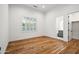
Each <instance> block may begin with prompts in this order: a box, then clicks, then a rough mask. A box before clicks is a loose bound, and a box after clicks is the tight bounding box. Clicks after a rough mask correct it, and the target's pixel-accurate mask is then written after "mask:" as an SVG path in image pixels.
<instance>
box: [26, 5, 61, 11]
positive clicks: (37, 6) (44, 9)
mask: <svg viewBox="0 0 79 59" xmlns="http://www.w3.org/2000/svg"><path fill="white" fill-rule="evenodd" d="M27 6H28V7H30V8H33V9H35V10H38V11H41V12H47V11H50V10H52V9H54V8H56V7H58V6H61V4H60V5H59V4H27ZM34 6H35V7H34ZM42 6H45V8H42Z"/></svg>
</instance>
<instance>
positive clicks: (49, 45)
mask: <svg viewBox="0 0 79 59" xmlns="http://www.w3.org/2000/svg"><path fill="white" fill-rule="evenodd" d="M73 42H75V43H73ZM72 46H74V47H72ZM64 48H65V49H64ZM63 49H64V50H63ZM78 51H79V41H77V40H72V41H70V42H69V43H68V44H67V43H66V42H64V41H61V40H58V39H55V38H49V37H38V38H32V39H29V40H21V41H15V42H10V43H9V45H8V47H7V49H6V54H57V53H60V54H65V53H79V52H78Z"/></svg>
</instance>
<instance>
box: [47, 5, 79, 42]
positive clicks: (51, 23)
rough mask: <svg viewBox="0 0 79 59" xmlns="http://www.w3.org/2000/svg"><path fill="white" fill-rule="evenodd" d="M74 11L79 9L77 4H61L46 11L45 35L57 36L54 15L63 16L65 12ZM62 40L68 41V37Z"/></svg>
mask: <svg viewBox="0 0 79 59" xmlns="http://www.w3.org/2000/svg"><path fill="white" fill-rule="evenodd" d="M75 11H79V5H62V6H61V7H58V8H55V9H53V10H51V11H50V12H48V13H47V15H46V32H47V36H50V37H56V38H57V34H56V17H59V16H64V15H66V14H69V13H72V12H75ZM67 20H68V19H67ZM65 21H66V20H65ZM66 27H67V23H66ZM65 29H66V31H67V28H65ZM66 34H67V33H66ZM66 34H65V35H66ZM67 36H68V35H66V37H67ZM64 41H68V39H66V38H65V39H64Z"/></svg>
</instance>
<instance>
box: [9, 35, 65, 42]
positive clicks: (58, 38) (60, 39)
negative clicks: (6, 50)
mask: <svg viewBox="0 0 79 59" xmlns="http://www.w3.org/2000/svg"><path fill="white" fill-rule="evenodd" d="M36 38H51V39H56V40H60V41H64V40H61V39H60V38H58V37H51V36H38V37H32V38H26V39H19V40H16V41H10V42H9V43H13V42H19V41H24V40H31V39H36ZM64 42H66V41H64Z"/></svg>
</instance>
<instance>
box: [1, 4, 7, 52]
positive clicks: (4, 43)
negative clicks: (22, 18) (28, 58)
mask: <svg viewBox="0 0 79 59" xmlns="http://www.w3.org/2000/svg"><path fill="white" fill-rule="evenodd" d="M7 44H8V5H7V4H0V47H1V51H0V53H4V52H5V49H6V47H7Z"/></svg>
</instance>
